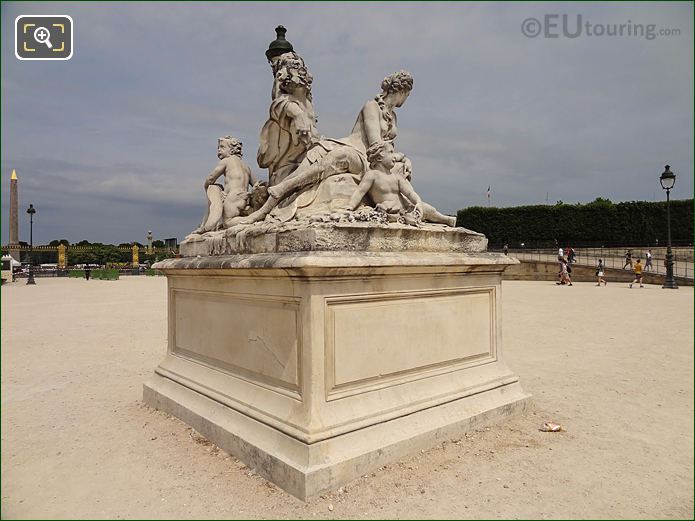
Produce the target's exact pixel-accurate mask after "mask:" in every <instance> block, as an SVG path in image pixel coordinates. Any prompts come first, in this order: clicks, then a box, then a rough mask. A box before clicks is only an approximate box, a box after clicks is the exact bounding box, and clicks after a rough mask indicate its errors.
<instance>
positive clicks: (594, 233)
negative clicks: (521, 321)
mask: <svg viewBox="0 0 695 521" xmlns="http://www.w3.org/2000/svg"><path fill="white" fill-rule="evenodd" d="M456 222H457V225H458V226H463V227H465V228H469V229H471V230H475V231H477V232H480V233H483V234H485V235H486V236H487V238H488V240H489V243H490V245H502V244H504V243H508V244H509V245H510V246H517V245H518V244H519V243H521V242H524V243H526V245H527V246H528V247H533V246H550V245H554V244H555V240H557V241H559V242H560V244H562V245H565V244H571V245H574V246H581V245H582V244H586V245H590V244H595V245H598V244H602V245H612V244H624V245H654V244H656V241H657V240H658V242H659V244H662V245H665V244H666V235H667V233H666V202H659V203H651V202H647V201H633V202H625V203H617V204H614V203H612V202H611V201H609V200H607V199H600V198H599V199H596V200H595V201H593V202H591V203H588V204H564V203H562V202H559V203H558V204H556V205H552V206H548V205H535V206H516V207H511V208H486V207H482V206H473V207H470V208H465V209H462V210H459V211H458V214H457V221H456ZM671 237H672V240H673V242H674V244H692V242H693V199H685V200H679V201H671Z"/></svg>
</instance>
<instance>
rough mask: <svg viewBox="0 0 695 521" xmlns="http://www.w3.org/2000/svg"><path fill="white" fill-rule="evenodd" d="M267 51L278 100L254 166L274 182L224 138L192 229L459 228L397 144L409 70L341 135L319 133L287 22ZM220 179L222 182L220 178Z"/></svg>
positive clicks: (308, 82) (307, 78) (389, 81)
mask: <svg viewBox="0 0 695 521" xmlns="http://www.w3.org/2000/svg"><path fill="white" fill-rule="evenodd" d="M275 31H276V33H277V39H276V40H275V41H273V42H272V43H271V44H270V47H269V49H268V51H267V52H266V57H267V58H268V61H269V62H270V66H271V69H272V72H273V78H274V81H273V88H272V94H271V97H272V102H271V104H270V109H269V114H268V120H267V121H266V123H265V125H264V126H263V129H262V130H261V135H260V146H259V148H258V154H257V161H258V166H259V167H261V168H267V169H268V182H267V183H266V182H259V181H258V180H256V179H255V177H254V175H253V173H252V172H251V169H250V168H249V166H248V165H247V164H246V163H245V162H244V161H243V160H242V144H241V142H240V141H239V140H238V139H236V138H234V137H232V136H224V137H221V138H219V139H218V144H217V157H218V158H219V160H220V161H219V163H218V164H217V166H216V167H215V168H214V169H213V171H212V172H211V173H210V175H208V177H207V178H206V180H205V185H204V186H205V190H206V194H207V198H208V210H207V213H206V215H205V217H204V219H203V222H202V224H201V225H200V227H199V228H198V229H197V230H195V232H194V234H206V233H208V232H215V231H218V230H227V229H230V228H236V227H237V226H239V225H250V224H254V223H258V222H260V221H265V222H268V221H269V222H288V221H291V220H299V221H307V222H316V221H319V222H320V221H324V222H325V221H333V222H335V221H338V222H340V221H355V220H358V221H359V220H362V221H373V222H379V223H384V224H386V223H389V222H397V223H400V224H402V225H403V224H404V225H412V226H420V225H421V223H422V222H423V221H424V222H430V223H437V224H442V225H446V226H455V224H456V218H455V217H451V216H447V215H443V214H441V213H439V212H438V211H437V210H436V209H435V208H433V207H432V206H431V205H429V204H427V203H425V202H423V201H422V199H421V198H420V196H419V195H418V194H417V193H416V192H415V190H414V189H413V187H412V185H411V179H412V175H413V170H412V164H411V162H410V160H409V159H408V158H407V157H406V156H405V155H404V154H402V153H400V152H396V151H395V149H394V140H395V138H396V136H397V134H398V128H397V118H396V111H395V109H397V108H399V107H401V106H403V104H404V103H405V101H406V100H407V99H408V96H409V95H410V92H411V90H412V88H413V78H412V76H411V75H410V74H409V73H408V72H406V71H400V72H396V73H394V74H391V75H389V76H387V77H386V78H384V80H383V81H382V82H381V93H380V94H379V95H377V96H376V97H375V98H374V99H371V100H369V101H368V102H367V103H365V104H364V106H363V107H362V110H360V112H359V114H358V115H357V120H356V121H355V124H354V126H353V128H352V131H351V132H350V134H349V135H348V136H347V137H344V138H341V139H333V138H326V137H324V136H321V135H320V134H319V132H318V130H317V128H316V115H315V113H314V107H313V104H312V95H311V86H312V81H313V78H312V76H311V74H310V72H309V70H308V68H307V66H306V64H305V63H304V60H303V59H302V58H301V57H300V56H299V55H298V54H297V53H296V52H294V49H293V48H292V45H291V44H290V43H289V42H288V41H287V40H286V39H285V32H286V30H285V28H284V27H282V26H279V27H277V28H276V29H275ZM222 177H223V178H224V186H222V185H221V184H218V183H217V181H218V179H220V178H222Z"/></svg>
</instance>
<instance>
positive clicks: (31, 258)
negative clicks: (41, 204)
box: [27, 204, 36, 284]
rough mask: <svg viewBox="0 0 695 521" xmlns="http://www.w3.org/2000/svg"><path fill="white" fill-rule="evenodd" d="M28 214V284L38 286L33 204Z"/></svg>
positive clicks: (28, 209) (34, 210)
mask: <svg viewBox="0 0 695 521" xmlns="http://www.w3.org/2000/svg"><path fill="white" fill-rule="evenodd" d="M27 213H28V214H29V278H28V279H27V284H36V281H35V280H34V214H35V213H36V208H34V205H33V204H30V205H29V208H27Z"/></svg>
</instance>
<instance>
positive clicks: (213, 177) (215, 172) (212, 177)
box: [204, 160, 227, 190]
mask: <svg viewBox="0 0 695 521" xmlns="http://www.w3.org/2000/svg"><path fill="white" fill-rule="evenodd" d="M226 168H227V165H225V163H224V160H220V162H219V163H217V166H216V167H215V168H213V169H212V172H210V174H209V175H208V176H207V177H206V178H205V184H204V187H205V190H207V189H208V186H210V185H211V184H213V183H214V182H215V181H217V179H218V178H219V177H220V176H221V175H222V174H224V171H225V169H226Z"/></svg>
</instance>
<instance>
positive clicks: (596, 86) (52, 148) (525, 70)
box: [1, 2, 693, 244]
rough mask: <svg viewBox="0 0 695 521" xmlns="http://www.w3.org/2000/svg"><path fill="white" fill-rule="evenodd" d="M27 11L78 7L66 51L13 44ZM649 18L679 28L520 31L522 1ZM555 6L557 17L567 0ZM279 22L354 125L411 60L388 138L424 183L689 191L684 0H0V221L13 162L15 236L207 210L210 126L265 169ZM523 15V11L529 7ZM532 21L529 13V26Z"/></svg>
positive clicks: (610, 17) (509, 199)
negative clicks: (665, 174)
mask: <svg viewBox="0 0 695 521" xmlns="http://www.w3.org/2000/svg"><path fill="white" fill-rule="evenodd" d="M20 14H69V15H71V16H72V18H73V20H74V27H75V35H74V55H73V57H72V59H70V60H68V61H57V62H46V61H37V62H30V61H19V60H17V59H16V58H15V56H14V40H13V38H14V21H15V18H16V17H17V16H18V15H20ZM546 14H549V15H552V14H559V15H562V14H567V15H569V18H568V21H569V22H570V26H569V27H568V29H569V31H570V33H574V32H575V23H576V16H577V15H581V16H582V24H583V25H585V24H586V22H589V23H590V24H592V26H596V25H597V24H600V25H609V24H610V25H611V26H612V24H618V25H619V24H626V25H629V24H632V25H635V24H643V25H645V26H646V25H648V24H654V25H655V31H656V32H657V33H658V31H660V30H663V29H667V30H673V29H676V30H677V31H679V32H680V34H677V35H671V36H665V35H658V34H657V36H656V37H655V38H654V39H648V38H646V37H644V36H628V35H627V34H625V35H624V36H622V37H620V36H613V37H609V36H605V35H604V36H595V35H591V36H589V35H588V34H586V29H585V28H584V32H583V33H582V34H581V35H579V36H578V37H576V38H569V37H566V36H563V35H562V27H561V25H560V27H559V29H554V28H552V27H551V28H549V31H551V32H553V33H554V32H555V31H556V30H559V32H560V37H559V38H544V37H543V36H539V37H535V38H529V37H526V36H524V35H523V34H522V30H521V28H522V22H524V20H525V19H527V18H529V17H533V18H536V19H538V20H540V21H542V22H544V15H546ZM559 21H560V24H561V22H562V18H560V19H559ZM278 24H283V25H285V27H287V38H288V40H290V41H291V42H292V44H293V45H294V47H295V50H296V51H298V52H299V53H300V54H301V55H302V56H303V57H304V59H305V61H306V63H307V65H308V66H309V68H310V70H311V72H312V74H313V75H314V88H313V92H314V105H315V108H316V111H317V114H318V118H319V131H320V132H321V133H322V134H324V135H326V136H330V137H342V136H345V135H347V134H348V133H349V131H350V129H351V128H352V125H353V123H354V120H355V117H356V115H357V113H358V112H359V110H360V108H361V107H362V105H363V104H364V103H365V102H366V101H367V100H369V99H371V98H373V97H374V96H375V95H376V94H378V93H379V91H380V89H379V85H380V83H381V80H382V78H383V77H384V76H386V75H387V74H389V73H391V72H394V71H397V70H399V69H406V70H408V71H410V72H411V73H412V74H413V76H414V78H415V86H414V89H413V92H412V94H411V96H410V98H409V99H408V101H407V103H406V104H405V106H404V107H402V108H401V109H400V110H399V112H398V117H399V136H398V140H397V142H396V146H397V149H398V150H400V151H402V152H404V153H405V154H406V155H408V156H409V157H410V158H411V159H412V162H413V169H414V175H413V183H414V185H415V188H416V190H417V191H418V192H419V193H420V194H421V195H422V197H423V199H425V200H426V201H428V202H430V203H432V204H434V205H435V206H436V207H438V208H439V209H440V210H442V211H444V212H447V213H453V212H455V211H456V210H457V209H459V208H462V207H466V206H470V205H485V204H487V202H486V196H485V194H486V191H487V187H488V185H489V186H491V188H492V204H493V205H497V206H515V205H521V204H540V203H545V201H546V192H547V193H548V197H549V200H550V202H551V203H554V202H555V201H557V200H558V199H560V200H562V201H564V202H573V203H574V202H588V201H591V200H593V199H595V198H596V197H607V198H610V199H611V200H613V201H627V200H638V199H641V200H655V199H656V200H662V199H663V197H664V195H663V193H662V190H661V189H660V187H659V182H658V176H659V174H660V173H661V171H662V170H663V166H664V164H666V163H669V164H670V165H672V169H673V170H674V171H675V172H676V174H677V176H678V178H677V182H676V186H675V190H674V193H673V196H674V198H688V197H692V196H693V175H692V173H693V5H692V3H659V4H658V5H657V4H656V3H653V4H652V3H646V2H640V3H634V4H630V3H620V4H617V3H616V4H608V3H606V4H603V3H602V4H600V5H598V4H589V3H574V4H573V3H568V4H565V3H558V4H552V3H528V4H524V3H517V2H512V3H465V4H464V3H449V2H446V3H428V4H418V3H410V2H409V3H403V4H395V3H362V2H360V3H333V4H318V3H296V2H292V3H289V2H286V3H256V2H254V3H221V2H220V3H202V2H196V3H195V5H187V4H184V3H177V2H154V3H148V2H142V3H136V2H133V3H131V2H123V3H111V4H109V3H102V2H99V3H98V5H97V4H96V3H95V4H89V3H84V2H80V3H60V2H51V3H29V2H20V3H15V2H2V164H1V168H2V172H1V173H2V223H3V225H2V241H3V244H4V243H6V242H7V240H8V219H7V215H8V207H9V179H10V174H11V172H12V169H13V168H14V169H16V170H17V174H18V176H19V199H20V236H21V239H22V240H27V241H28V231H29V230H28V219H27V217H28V216H27V215H26V213H25V211H24V210H25V209H26V207H27V206H28V204H29V203H33V204H34V206H35V207H36V208H37V209H38V213H37V214H36V216H35V223H36V224H35V242H36V243H43V242H48V241H50V240H52V239H57V238H67V239H69V240H70V241H73V242H76V241H79V240H82V239H87V240H90V241H93V242H95V241H101V242H114V243H120V242H131V241H135V240H137V241H141V242H142V241H144V240H145V234H146V232H147V230H148V229H151V230H152V231H153V233H154V235H155V237H156V238H166V237H178V239H179V240H181V239H182V238H183V237H184V236H185V235H186V234H187V233H189V232H190V231H191V230H192V229H193V228H195V227H196V226H197V225H198V224H199V222H200V220H201V218H202V215H203V213H204V207H205V197H204V193H203V189H202V184H203V180H204V178H205V176H206V175H207V174H208V173H209V171H210V170H211V169H212V168H213V167H214V165H215V163H216V161H217V158H216V146H217V142H216V140H217V137H218V136H221V135H225V134H232V135H235V136H237V137H239V138H240V139H241V140H242V141H243V143H244V152H245V159H246V160H247V162H248V163H249V165H250V166H251V167H252V169H253V170H254V172H255V173H257V174H259V175H260V176H262V177H266V178H267V173H266V172H265V171H261V170H260V169H259V168H258V166H257V165H256V161H255V157H256V149H257V147H258V135H259V132H260V129H261V127H262V126H263V123H264V122H265V119H266V117H267V110H268V105H269V103H270V90H271V84H272V76H271V72H270V69H269V66H268V63H267V61H266V59H265V56H264V52H265V50H266V49H267V47H268V43H269V42H270V41H271V40H273V39H274V38H275V33H274V28H275V26H276V25H278ZM531 24H532V23H531ZM531 29H533V27H531Z"/></svg>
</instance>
